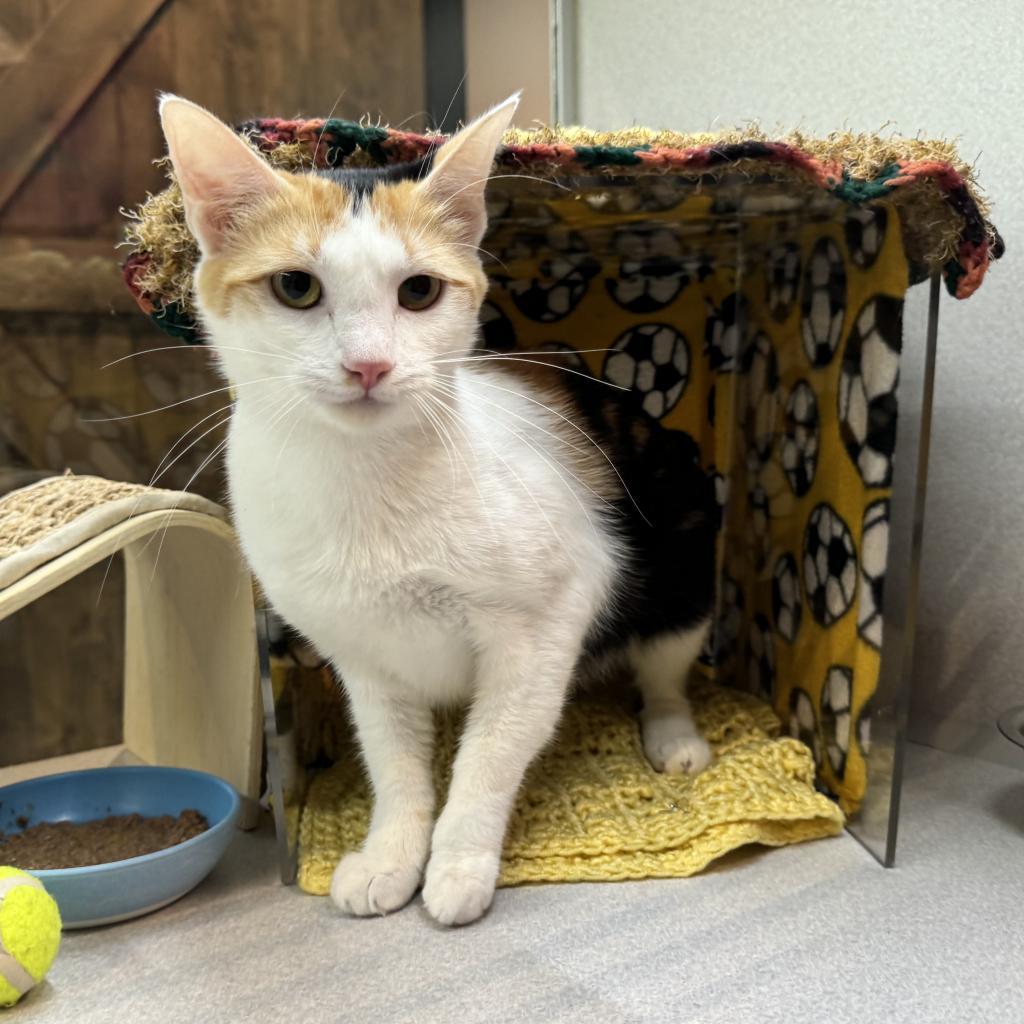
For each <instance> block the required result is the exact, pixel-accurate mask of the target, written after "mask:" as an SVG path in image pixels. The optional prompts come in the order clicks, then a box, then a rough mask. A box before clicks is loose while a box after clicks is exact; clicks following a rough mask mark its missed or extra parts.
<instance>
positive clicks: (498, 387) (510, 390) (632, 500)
mask: <svg viewBox="0 0 1024 1024" xmlns="http://www.w3.org/2000/svg"><path fill="white" fill-rule="evenodd" d="M449 379H450V380H455V378H454V377H451V376H449ZM473 380H474V381H475V382H476V383H477V384H482V385H483V386H484V387H487V388H494V389H495V390H496V391H504V392H505V393H506V394H509V395H513V396H515V397H516V398H522V399H523V400H524V401H527V402H530V403H531V404H532V405H536V406H538V407H539V408H541V409H546V410H547V411H548V412H549V413H551V415H552V416H557V417H558V418H559V419H560V420H563V421H564V422H565V423H568V424H569V426H570V427H572V428H573V430H576V431H578V432H579V433H581V434H582V435H583V436H584V437H585V438H586V439H587V440H588V441H589V442H590V443H591V444H592V445H593V446H594V447H595V448H596V449H597V450H598V451H599V452H600V453H601V456H602V458H604V460H605V462H607V463H608V465H609V466H611V468H612V471H613V472H614V473H615V475H616V477H618V480H619V483H620V484H622V489H623V491H624V492H625V494H626V497H627V498H629V500H630V503H631V504H632V506H633V507H634V508H635V509H636V510H637V512H638V513H639V515H640V518H641V519H643V521H644V522H645V523H646V524H647V525H648V526H652V525H653V524H652V523H651V521H650V520H649V519H648V518H647V516H646V515H645V514H644V511H643V509H642V508H641V507H640V506H639V505H638V504H637V501H636V499H635V498H634V497H633V493H632V491H630V489H629V487H628V486H627V484H626V481H625V480H624V479H623V477H622V474H621V473H620V472H619V468H618V466H616V465H615V463H614V462H613V461H612V458H611V456H610V455H609V454H608V453H607V452H606V451H605V450H604V448H602V447H601V446H600V445H599V444H598V443H597V442H596V441H595V440H594V439H593V438H592V437H591V436H590V435H589V434H588V433H587V432H586V431H585V430H584V429H583V428H582V427H581V426H580V425H579V424H577V423H574V422H573V421H572V420H571V419H569V417H568V416H566V415H565V414H564V413H560V412H559V411H558V410H557V409H552V408H551V406H549V405H546V404H545V403H544V402H541V401H539V400H538V399H536V398H531V397H530V396H529V395H526V394H523V392H522V391H516V390H515V389H514V388H505V387H502V386H501V385H500V384H494V383H492V382H491V381H485V380H482V379H481V378H480V377H474V378H473Z"/></svg>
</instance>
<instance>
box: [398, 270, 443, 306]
mask: <svg viewBox="0 0 1024 1024" xmlns="http://www.w3.org/2000/svg"><path fill="white" fill-rule="evenodd" d="M440 294H441V282H440V281H439V280H438V279H437V278H436V277H429V276H428V275H427V274H417V275H416V276H415V277H407V278H406V279H405V280H404V281H403V282H402V283H401V284H400V285H399V286H398V304H399V305H400V306H402V307H403V308H405V309H409V310H412V312H414V313H418V312H419V311H420V310H421V309H427V308H428V307H429V306H432V305H433V304H434V303H435V302H437V299H438V296H440Z"/></svg>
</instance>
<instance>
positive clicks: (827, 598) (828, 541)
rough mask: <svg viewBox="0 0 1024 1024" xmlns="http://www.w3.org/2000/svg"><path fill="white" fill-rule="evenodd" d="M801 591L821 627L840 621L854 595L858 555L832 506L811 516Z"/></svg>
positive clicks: (817, 508)
mask: <svg viewBox="0 0 1024 1024" xmlns="http://www.w3.org/2000/svg"><path fill="white" fill-rule="evenodd" d="M804 589H805V591H806V592H807V602H808V604H809V605H810V606H811V614H812V615H813V616H814V617H815V619H817V621H818V622H819V623H821V625H823V626H831V625H832V623H833V622H836V621H838V620H839V619H841V618H842V617H843V616H844V615H845V614H846V613H847V612H848V611H849V610H850V605H851V604H852V603H853V598H854V595H855V594H856V592H857V552H856V549H855V548H854V546H853V537H852V535H851V534H850V528H849V527H848V526H847V525H846V523H844V522H843V520H842V518H841V517H840V515H839V513H838V512H836V510H835V509H834V508H832V506H831V505H828V504H824V503H823V504H820V505H818V506H817V507H816V508H815V509H814V511H813V512H812V513H811V515H810V518H809V519H808V521H807V530H806V531H805V534H804Z"/></svg>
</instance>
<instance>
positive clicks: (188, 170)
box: [160, 93, 287, 255]
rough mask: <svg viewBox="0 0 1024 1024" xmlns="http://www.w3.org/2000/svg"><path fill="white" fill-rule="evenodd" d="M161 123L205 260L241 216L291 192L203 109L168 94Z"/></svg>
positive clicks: (164, 97) (163, 98)
mask: <svg viewBox="0 0 1024 1024" xmlns="http://www.w3.org/2000/svg"><path fill="white" fill-rule="evenodd" d="M160 122H161V124H162V125H163V130H164V138H166V139H167V150H168V152H169V153H170V156H171V163H172V164H173V165H174V173H175V176H176V177H177V179H178V184H179V186H180V187H181V195H182V199H183V201H184V205H185V220H186V222H187V223H188V226H189V230H190V231H191V232H192V234H193V235H195V237H196V241H198V242H199V248H200V249H202V251H203V253H204V254H206V255H210V254H213V253H216V252H218V251H219V250H220V249H221V248H222V246H223V243H224V239H225V238H226V236H227V234H228V232H229V231H230V229H231V226H232V223H233V222H234V220H235V218H236V217H237V216H238V214H239V212H240V211H242V210H243V209H245V208H246V207H247V206H252V205H254V204H256V203H258V202H260V201H261V200H263V199H265V198H267V197H269V196H271V195H274V194H275V193H276V192H279V191H280V190H281V189H283V188H286V187H287V185H286V182H285V179H284V178H283V177H282V176H281V175H280V174H278V173H277V172H276V171H275V170H274V169H273V168H272V167H271V166H270V165H269V164H268V163H267V162H266V161H265V160H264V159H263V158H262V157H260V155H259V154H258V153H256V152H255V151H254V150H253V149H252V148H251V147H250V146H249V145H248V144H247V143H246V142H245V141H244V140H243V139H241V138H239V136H237V135H236V134H235V133H234V132H233V131H232V130H231V129H230V128H229V127H228V126H227V125H226V124H224V123H223V122H222V121H219V120H218V119H217V118H216V117H214V116H213V114H211V113H210V112H209V111H208V110H204V109H203V108H202V107H200V106H198V105H197V104H195V103H192V102H190V101H189V100H185V99H182V98H181V97H180V96H172V95H169V94H167V93H165V94H163V95H162V96H161V97H160Z"/></svg>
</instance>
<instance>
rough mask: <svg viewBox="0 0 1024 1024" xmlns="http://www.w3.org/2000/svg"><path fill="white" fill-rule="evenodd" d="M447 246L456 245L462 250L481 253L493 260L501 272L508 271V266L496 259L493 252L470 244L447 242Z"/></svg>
mask: <svg viewBox="0 0 1024 1024" xmlns="http://www.w3.org/2000/svg"><path fill="white" fill-rule="evenodd" d="M448 244H449V245H457V246H459V247H461V248H464V249H473V250H474V251H475V252H482V253H483V254H484V255H485V256H490V258H491V259H492V260H494V262H495V263H497V264H498V266H500V267H501V269H502V270H508V266H507V265H506V264H505V262H504V261H503V260H500V259H498V257H497V256H495V255H494V253H493V252H490V251H489V250H487V249H484V248H483V247H482V246H479V245H473V244H472V242H449V243H448Z"/></svg>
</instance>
